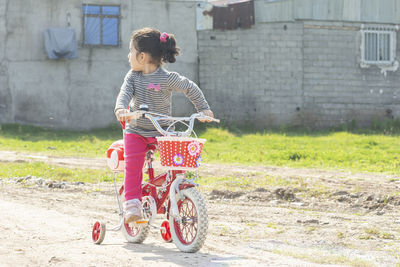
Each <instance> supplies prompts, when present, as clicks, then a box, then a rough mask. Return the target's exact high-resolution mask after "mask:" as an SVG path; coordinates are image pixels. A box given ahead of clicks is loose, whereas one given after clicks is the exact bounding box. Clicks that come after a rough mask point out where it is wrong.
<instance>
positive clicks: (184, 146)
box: [92, 106, 219, 253]
mask: <svg viewBox="0 0 400 267" xmlns="http://www.w3.org/2000/svg"><path fill="white" fill-rule="evenodd" d="M125 116H134V117H135V118H138V117H139V116H143V117H145V118H147V119H149V120H150V121H151V122H152V123H153V125H154V127H155V128H156V129H157V130H158V131H159V132H160V133H161V134H162V135H163V136H161V137H157V144H151V145H149V146H148V147H147V148H148V151H147V152H146V155H145V162H146V165H147V170H146V173H147V174H148V182H144V183H142V206H143V220H141V221H136V222H134V223H130V224H126V223H125V222H124V211H123V209H122V204H121V203H122V202H123V200H124V199H123V198H124V186H123V185H122V186H121V188H120V189H119V190H117V184H116V179H115V176H116V174H117V173H118V172H123V171H124V147H123V146H124V143H123V140H118V141H116V142H114V143H113V144H112V145H111V146H110V147H109V149H108V150H107V163H108V166H109V167H110V168H111V170H112V171H113V174H114V175H113V181H114V191H115V194H116V198H117V203H118V208H119V216H120V223H119V224H118V225H117V226H116V227H113V228H111V229H107V228H106V224H105V223H103V222H100V221H97V222H95V224H94V225H93V229H92V240H93V242H94V243H95V244H101V243H102V242H103V240H104V237H105V233H106V231H120V230H121V231H122V233H123V235H124V236H125V238H126V240H127V241H128V242H132V243H142V242H143V241H144V240H145V239H146V237H147V235H148V233H149V230H150V228H151V227H154V228H157V227H155V226H153V225H152V223H153V222H154V219H155V217H156V215H157V214H160V215H162V216H164V220H163V222H162V223H161V226H160V227H159V228H158V229H159V230H160V234H161V237H162V239H163V240H164V241H165V242H174V244H175V245H176V247H177V248H178V249H179V250H180V251H182V252H190V253H193V252H197V251H198V250H199V249H200V248H201V247H202V246H203V244H204V241H205V239H206V233H207V228H208V215H207V209H206V205H205V201H204V199H203V198H202V196H201V194H200V193H199V192H198V191H197V190H196V189H195V187H196V186H198V184H196V183H194V182H193V180H190V179H187V178H186V171H193V170H197V168H198V167H199V166H200V162H201V156H200V154H201V151H202V148H203V145H204V142H205V141H206V140H205V139H199V138H197V135H196V133H195V132H194V131H193V126H194V121H195V120H196V119H208V120H209V121H215V122H219V120H217V119H214V118H211V117H208V116H204V115H203V114H201V113H195V114H192V115H191V116H190V117H171V116H166V115H162V114H157V113H154V112H149V111H148V109H147V107H146V106H141V108H140V110H138V111H135V112H130V113H127V114H125ZM159 121H170V122H171V124H170V126H169V127H168V128H167V129H166V130H164V129H163V128H162V127H161V126H160V124H159ZM186 121H187V122H189V125H188V124H187V123H185V122H186ZM177 123H182V124H184V125H185V126H187V130H186V131H181V132H180V131H175V130H174V127H173V126H175V124H177ZM123 129H125V125H124V124H123ZM192 133H193V134H194V136H195V137H190V136H191V135H192ZM157 149H158V150H159V152H160V159H161V166H163V167H165V168H166V169H167V170H166V172H164V173H162V174H160V175H158V176H155V175H154V168H153V164H152V163H153V161H154V153H155V152H156V150H157ZM197 176H198V175H197V174H196V176H195V177H197Z"/></svg>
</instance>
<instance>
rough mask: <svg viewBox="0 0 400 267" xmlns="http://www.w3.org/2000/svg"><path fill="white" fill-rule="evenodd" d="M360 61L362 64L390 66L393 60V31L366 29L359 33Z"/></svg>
mask: <svg viewBox="0 0 400 267" xmlns="http://www.w3.org/2000/svg"><path fill="white" fill-rule="evenodd" d="M361 33H362V47H361V50H362V51H361V60H362V63H364V64H392V63H393V61H394V59H395V51H396V50H395V49H396V47H395V31H394V29H379V28H367V29H365V30H362V31H361Z"/></svg>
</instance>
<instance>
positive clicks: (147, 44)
mask: <svg viewBox="0 0 400 267" xmlns="http://www.w3.org/2000/svg"><path fill="white" fill-rule="evenodd" d="M131 42H132V44H133V45H134V46H135V48H136V50H137V51H138V52H139V53H141V52H145V53H149V54H150V55H151V58H152V62H153V63H154V64H158V65H160V64H161V63H162V62H166V63H167V62H169V63H174V62H175V61H176V59H175V57H176V56H177V55H179V50H180V49H179V47H177V46H176V40H175V37H174V35H173V34H167V33H160V31H158V30H156V29H153V28H143V29H140V30H137V31H134V32H133V33H132V35H131Z"/></svg>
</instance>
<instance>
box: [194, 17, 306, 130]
mask: <svg viewBox="0 0 400 267" xmlns="http://www.w3.org/2000/svg"><path fill="white" fill-rule="evenodd" d="M302 35H303V26H302V24H297V23H274V24H268V25H264V24H257V25H255V26H254V27H252V28H251V29H248V30H234V31H199V32H198V42H199V61H200V74H199V76H200V86H201V88H202V90H203V91H204V92H205V94H206V95H207V96H208V100H209V102H210V105H211V107H212V109H213V111H214V112H215V114H216V116H217V117H220V118H223V119H225V120H227V121H232V122H235V123H238V124H246V123H247V122H251V123H253V124H254V125H255V126H256V127H259V128H262V127H266V126H271V125H274V126H276V125H282V124H290V123H292V121H293V118H294V117H295V116H296V112H297V111H296V110H297V108H298V107H299V106H301V103H302V74H303V66H302V62H303V55H302Z"/></svg>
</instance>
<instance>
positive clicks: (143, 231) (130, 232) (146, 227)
mask: <svg viewBox="0 0 400 267" xmlns="http://www.w3.org/2000/svg"><path fill="white" fill-rule="evenodd" d="M122 194H123V193H122ZM142 206H143V217H144V219H146V220H149V219H150V218H151V216H152V209H151V202H150V201H149V199H147V198H143V201H142ZM121 231H122V234H123V235H124V237H125V239H126V240H127V241H128V242H130V243H138V244H140V243H143V241H144V240H145V239H146V237H147V236H148V235H149V231H150V224H149V223H144V224H140V225H137V224H135V223H131V224H127V223H125V222H124V224H123V226H122V228H121Z"/></svg>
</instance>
